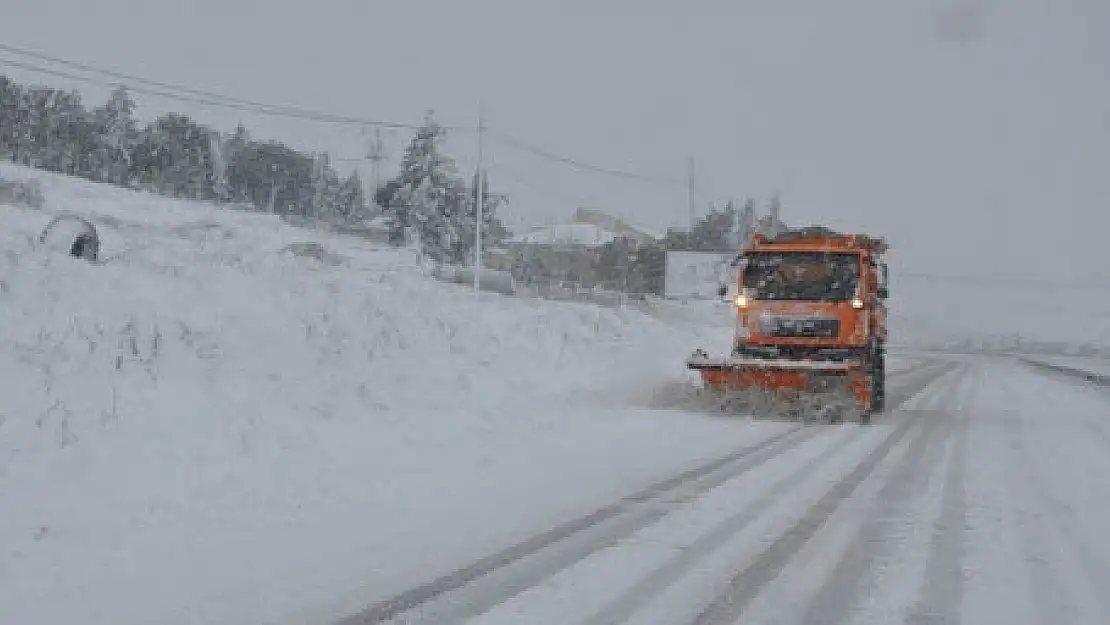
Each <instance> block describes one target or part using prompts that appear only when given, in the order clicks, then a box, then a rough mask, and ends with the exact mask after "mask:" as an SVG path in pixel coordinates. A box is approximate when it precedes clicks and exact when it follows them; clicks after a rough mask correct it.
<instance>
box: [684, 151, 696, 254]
mask: <svg viewBox="0 0 1110 625" xmlns="http://www.w3.org/2000/svg"><path fill="white" fill-rule="evenodd" d="M686 193H687V195H688V199H689V202H690V234H691V235H693V234H694V219H695V217H694V157H692V156H691V157H690V174H689V179H688V184H687V189H686Z"/></svg>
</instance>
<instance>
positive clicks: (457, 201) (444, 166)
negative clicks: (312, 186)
mask: <svg viewBox="0 0 1110 625" xmlns="http://www.w3.org/2000/svg"><path fill="white" fill-rule="evenodd" d="M446 134H447V132H446V129H444V128H443V127H442V126H440V125H439V124H438V123H436V122H435V120H434V119H433V117H432V115H431V113H429V114H428V115H427V117H426V118H425V123H424V125H423V126H422V127H421V128H419V129H418V130H417V131H416V134H415V135H414V136H413V138H412V141H411V142H410V143H409V146H408V148H407V149H406V150H405V155H404V157H403V158H402V160H401V172H400V174H398V176H397V177H396V178H394V179H393V180H390V181H389V182H387V183H386V185H385V186H384V188H383V193H379V194H378V196H377V199H378V200H379V202H380V204H381V205H382V207H383V212H384V213H385V216H386V223H387V225H388V228H389V230H390V238H391V240H393V241H394V242H400V241H403V240H404V238H405V235H404V233H405V231H406V230H407V229H410V228H411V229H413V230H414V231H415V232H416V234H417V235H418V236H419V238H420V243H421V246H422V247H423V251H424V253H425V254H426V255H427V256H428V257H430V258H432V259H433V260H435V261H437V262H456V263H458V262H462V261H463V259H464V258H465V256H466V254H467V252H468V251H469V250H470V249H471V247H472V245H473V224H474V222H475V219H474V213H475V212H476V208H475V206H474V202H473V200H472V199H471V198H470V197H468V196H469V195H470V191H469V190H468V189H467V185H466V183H465V182H464V181H463V180H462V179H461V178H459V177H458V176H457V175H456V169H455V162H454V160H453V159H451V158H450V157H449V156H447V155H446V154H444V153H443V152H442V150H441V143H442V142H443V140H444V137H445V136H446ZM468 221H469V223H468ZM468 228H469V229H470V230H469V233H470V236H469V237H468V236H467V230H468Z"/></svg>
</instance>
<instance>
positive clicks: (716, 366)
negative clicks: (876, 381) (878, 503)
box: [686, 350, 871, 422]
mask: <svg viewBox="0 0 1110 625" xmlns="http://www.w3.org/2000/svg"><path fill="white" fill-rule="evenodd" d="M686 367H687V368H688V369H691V370H694V371H697V372H699V373H700V374H701V379H702V383H703V384H704V386H705V389H706V390H707V391H709V392H710V393H713V394H715V395H716V396H718V397H719V398H720V399H721V401H722V406H723V405H724V404H728V405H729V406H728V407H729V408H731V409H735V408H741V409H743V410H745V411H753V412H756V413H768V414H781V413H782V412H783V411H784V410H785V411H786V412H787V413H790V414H791V415H792V416H796V417H798V418H801V419H803V420H829V421H839V420H842V418H843V417H845V416H847V415H845V412H852V413H853V416H854V417H855V418H856V419H858V420H860V421H863V422H866V421H867V420H868V419H869V416H870V410H869V409H868V408H869V406H870V405H871V391H870V388H871V387H870V384H869V383H868V382H869V381H868V373H867V367H866V365H864V364H863V363H862V362H858V361H820V360H790V359H771V358H751V357H728V358H711V357H709V356H708V355H707V354H706V353H705V352H702V351H701V350H699V351H697V352H695V353H694V354H693V355H692V356H690V357H689V358H688V359H687V360H686ZM730 411H731V410H730Z"/></svg>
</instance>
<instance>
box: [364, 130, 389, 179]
mask: <svg viewBox="0 0 1110 625" xmlns="http://www.w3.org/2000/svg"><path fill="white" fill-rule="evenodd" d="M364 132H365V131H364ZM366 158H367V160H369V161H370V171H371V174H370V176H371V180H370V182H371V183H372V185H373V186H371V187H370V188H371V189H374V190H377V188H378V185H379V184H381V171H382V161H383V160H385V148H384V146H383V145H382V128H381V126H374V138H373V139H372V140H371V141H370V147H369V150H368V151H367V153H366Z"/></svg>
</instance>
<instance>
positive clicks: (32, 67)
mask: <svg viewBox="0 0 1110 625" xmlns="http://www.w3.org/2000/svg"><path fill="white" fill-rule="evenodd" d="M0 51H5V52H8V53H11V54H16V55H20V56H24V57H29V58H33V59H37V60H39V61H45V62H48V63H56V64H59V65H64V66H67V67H70V68H73V69H77V70H80V71H83V72H87V73H92V74H99V75H101V76H107V77H110V78H114V79H116V80H117V81H127V83H130V84H126V85H125V86H126V87H127V88H128V89H129V90H130V91H133V92H135V93H138V94H143V95H149V96H154V97H160V98H166V99H169V100H175V101H181V102H192V103H196V104H202V105H205V106H210V107H216V108H223V109H230V110H236V111H241V112H248V113H257V114H260V115H267V116H272V117H283V118H290V119H303V120H307V121H316V122H323V123H332V124H339V125H356V126H364V127H366V126H373V127H378V128H401V129H419V128H422V127H423V125H422V124H411V123H403V122H392V121H384V120H374V119H366V118H361V117H352V116H345V115H336V114H333V113H327V112H323V111H317V110H312V109H306V108H301V107H293V106H287V105H283V104H270V103H266V102H260V101H255V100H247V99H243V98H237V97H232V96H227V95H223V94H220V93H217V92H214V91H207V90H203V89H195V88H192V87H188V86H186V85H181V84H175V83H169V82H163V81H158V80H152V79H149V78H144V77H142V76H137V75H134V74H127V73H124V72H119V71H116V70H112V69H105V68H102V67H96V66H93V65H89V64H87V63H81V62H78V61H72V60H68V59H63V58H60V57H56V56H52V55H48V54H44V53H41V52H37V51H34V50H28V49H25V48H20V47H17V46H12V45H10V44H5V43H0ZM0 65H6V66H9V67H15V68H19V69H23V70H26V71H30V72H35V73H39V74H44V75H49V76H56V77H60V78H65V79H68V80H73V81H76V82H81V83H87V84H93V85H98V86H102V87H110V88H111V87H116V86H119V85H120V84H123V83H120V82H116V81H106V80H102V79H96V78H92V77H89V76H82V75H77V74H74V73H71V72H67V71H62V70H58V69H53V68H49V67H44V66H42V65H36V64H31V63H28V62H25V61H19V60H14V59H11V58H4V57H0ZM136 83H137V84H139V85H147V86H145V87H139V86H134V84H136ZM440 126H441V127H442V128H445V129H449V130H453V131H457V130H463V131H467V132H473V131H474V130H475V129H474V128H471V127H470V126H458V125H444V124H441V125H440ZM488 135H489V136H490V138H492V139H495V140H498V141H500V142H501V143H503V144H505V145H507V146H510V147H512V148H516V149H518V150H522V151H525V152H528V153H531V154H533V155H536V156H539V157H541V158H545V159H547V160H550V161H554V162H558V163H562V164H565V165H570V166H572V167H575V168H577V169H580V170H583V171H589V172H593V173H598V174H603V175H608V176H614V177H619V178H624V179H627V180H635V181H638V182H647V183H652V184H661V185H666V186H673V187H676V188H677V187H685V186H686V185H687V184H688V180H685V179H679V178H668V177H664V176H655V175H649V174H639V173H635V172H630V171H625V170H620V169H615V168H611V167H604V166H601V165H596V164H592V163H588V162H585V161H582V160H579V159H576V158H571V157H568V156H562V155H559V154H556V153H554V152H552V151H550V150H546V149H544V148H542V147H539V146H537V145H535V144H532V143H529V142H527V141H524V140H523V139H520V138H517V137H514V136H511V135H509V134H507V133H502V132H497V131H492V130H491V131H489V132H488Z"/></svg>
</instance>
